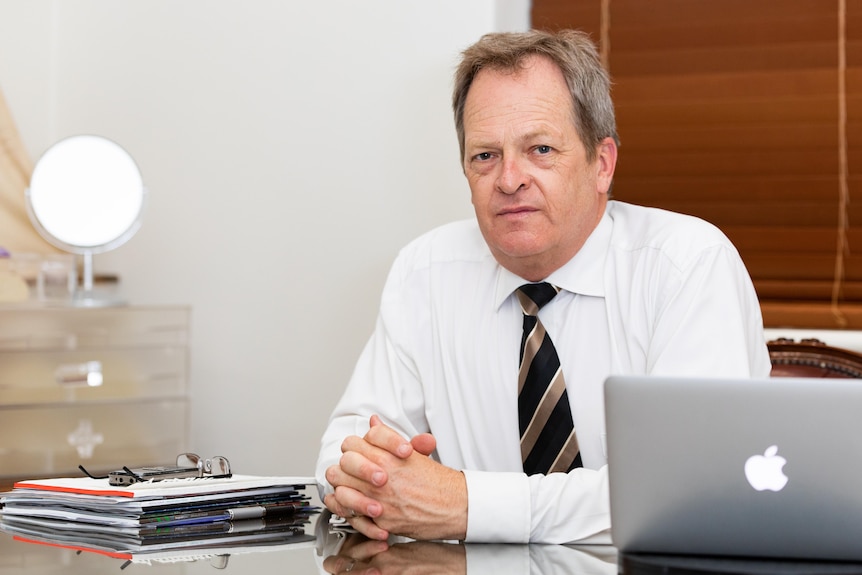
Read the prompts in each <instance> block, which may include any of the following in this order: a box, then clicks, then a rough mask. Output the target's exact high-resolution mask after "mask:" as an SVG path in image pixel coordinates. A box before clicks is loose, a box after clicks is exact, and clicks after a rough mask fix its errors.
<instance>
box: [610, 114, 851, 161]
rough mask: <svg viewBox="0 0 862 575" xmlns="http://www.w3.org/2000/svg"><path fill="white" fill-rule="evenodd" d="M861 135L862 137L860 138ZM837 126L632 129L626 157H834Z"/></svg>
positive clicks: (694, 126) (815, 124) (722, 125)
mask: <svg viewBox="0 0 862 575" xmlns="http://www.w3.org/2000/svg"><path fill="white" fill-rule="evenodd" d="M860 135H862V134H860ZM837 143H838V132H837V130H836V129H835V123H834V122H820V123H801V122H800V123H793V124H789V123H786V122H782V123H778V124H765V125H764V124H762V123H750V124H742V123H738V124H730V123H722V124H718V123H716V124H709V125H706V126H703V125H697V124H695V125H686V124H672V125H667V126H664V127H658V126H650V127H644V128H631V129H628V130H626V132H625V149H624V150H623V151H624V152H625V154H626V155H629V154H632V153H634V152H650V151H653V152H654V151H659V150H667V151H677V150H692V151H707V150H728V149H729V150H752V149H753V150H762V149H768V150H786V149H810V148H824V149H828V150H830V151H832V152H834V153H837V152H836V145H837Z"/></svg>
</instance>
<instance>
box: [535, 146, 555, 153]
mask: <svg viewBox="0 0 862 575" xmlns="http://www.w3.org/2000/svg"><path fill="white" fill-rule="evenodd" d="M551 149H552V148H551V146H536V151H537V152H539V153H540V154H550V153H551Z"/></svg>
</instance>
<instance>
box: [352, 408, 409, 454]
mask: <svg viewBox="0 0 862 575" xmlns="http://www.w3.org/2000/svg"><path fill="white" fill-rule="evenodd" d="M375 418H377V419H376V421H377V422H378V423H376V424H375ZM371 419H372V422H371V428H370V429H369V430H368V433H366V434H365V437H364V439H365V441H367V442H368V443H370V444H371V445H373V446H375V447H379V448H380V449H384V450H386V451H388V452H389V453H391V454H392V455H394V456H396V457H399V458H401V459H407V458H408V457H410V455H411V454H412V453H413V446H412V445H410V442H409V441H407V440H406V439H404V438H403V437H402V436H401V434H400V433H398V432H397V431H395V430H394V429H392V428H391V427H389V426H388V425H385V424H384V423H383V422H382V421H380V418H379V417H377V416H376V415H375V416H372V418H371Z"/></svg>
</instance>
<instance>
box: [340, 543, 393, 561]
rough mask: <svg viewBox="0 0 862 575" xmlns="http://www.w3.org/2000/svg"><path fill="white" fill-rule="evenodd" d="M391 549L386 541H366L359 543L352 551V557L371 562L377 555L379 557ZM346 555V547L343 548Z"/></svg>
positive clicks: (342, 550)
mask: <svg viewBox="0 0 862 575" xmlns="http://www.w3.org/2000/svg"><path fill="white" fill-rule="evenodd" d="M388 549H389V544H388V543H387V542H386V541H380V540H377V539H365V540H364V541H362V543H357V544H356V545H354V546H353V547H352V548H351V549H350V556H351V557H355V558H356V559H358V560H359V561H366V562H367V561H370V560H371V559H372V558H373V557H374V556H375V555H379V554H380V553H383V552H384V551H386V550H388ZM341 552H342V553H344V547H342V548H341Z"/></svg>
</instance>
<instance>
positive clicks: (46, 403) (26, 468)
mask: <svg viewBox="0 0 862 575" xmlns="http://www.w3.org/2000/svg"><path fill="white" fill-rule="evenodd" d="M189 316H190V311H189V309H188V308H186V307H181V306H177V307H136V306H119V307H105V308H74V307H26V306H22V307H18V306H11V305H10V306H0V480H6V481H7V482H8V480H10V479H16V478H34V477H47V476H54V475H70V474H71V475H79V474H80V471H79V470H78V465H83V466H84V467H85V468H87V469H88V470H89V471H91V472H92V473H97V472H98V473H101V472H107V471H110V470H113V469H119V468H121V467H122V466H124V465H126V466H129V467H139V466H145V465H155V464H159V465H162V464H165V463H171V462H173V460H174V458H175V457H176V455H177V454H178V453H182V452H184V451H186V449H187V446H186V443H187V437H188V407H189V406H188V389H187V387H188V363H189V357H188V340H189V320H190V317H189Z"/></svg>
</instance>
